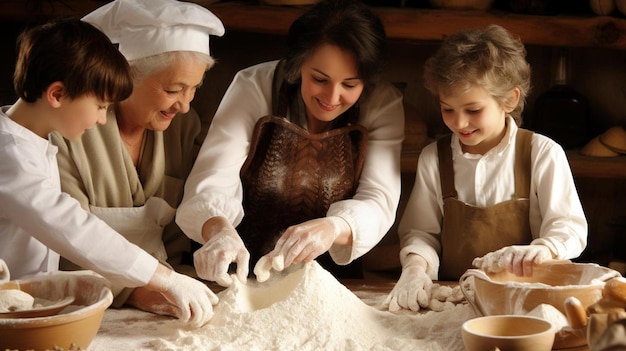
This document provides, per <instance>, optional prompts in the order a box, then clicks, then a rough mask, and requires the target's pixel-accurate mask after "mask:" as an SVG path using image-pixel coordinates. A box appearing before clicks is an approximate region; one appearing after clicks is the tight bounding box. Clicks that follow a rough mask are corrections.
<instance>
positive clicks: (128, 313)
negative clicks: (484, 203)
mask: <svg viewBox="0 0 626 351" xmlns="http://www.w3.org/2000/svg"><path fill="white" fill-rule="evenodd" d="M341 283H342V284H343V285H344V286H345V287H347V288H348V289H349V290H350V291H351V292H353V293H354V295H356V296H357V297H358V298H359V299H361V300H362V301H363V302H364V303H366V304H367V305H369V306H371V307H374V308H375V309H377V310H380V311H385V309H384V307H383V302H384V300H385V297H386V296H387V294H388V293H389V292H390V291H391V289H392V288H393V286H394V284H395V281H394V280H385V279H378V278H377V279H350V280H342V281H341ZM436 283H438V284H440V285H447V286H451V287H453V286H456V285H457V284H458V283H457V282H436ZM210 287H211V288H212V289H213V290H214V291H216V292H219V291H221V290H223V288H221V287H219V286H216V285H215V286H214V285H211V286H210ZM464 308H467V309H469V308H470V307H469V306H467V305H465V307H464ZM420 313H423V312H420ZM436 313H437V312H436ZM397 314H419V313H416V312H411V311H401V312H398V313H397ZM178 330H185V332H187V333H189V332H190V331H189V330H187V329H186V328H185V326H184V324H182V323H180V322H179V321H178V320H176V319H173V318H170V317H164V316H159V315H155V314H151V313H146V312H143V311H139V310H136V309H131V308H123V309H108V310H107V311H106V313H105V316H104V319H103V321H102V324H101V327H100V330H99V331H98V334H97V335H96V337H95V339H94V340H93V342H92V344H91V345H90V347H89V350H90V351H104V350H107V351H108V350H131V349H132V350H157V349H162V348H167V347H164V344H163V343H161V342H160V341H158V340H161V339H162V338H168V337H172V336H174V335H177V333H179V334H180V332H178ZM459 332H460V330H459ZM155 340H157V342H156V343H155ZM179 340H180V339H179ZM157 345H158V346H157ZM178 346H180V345H178ZM194 347H197V346H194V344H190V348H194ZM567 350H570V351H585V350H588V348H587V347H586V346H585V347H578V348H571V349H567Z"/></svg>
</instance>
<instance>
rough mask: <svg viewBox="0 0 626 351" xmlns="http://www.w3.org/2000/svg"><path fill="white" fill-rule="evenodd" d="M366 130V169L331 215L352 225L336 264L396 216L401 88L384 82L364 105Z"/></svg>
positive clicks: (366, 246)
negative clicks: (350, 195) (351, 193)
mask: <svg viewBox="0 0 626 351" xmlns="http://www.w3.org/2000/svg"><path fill="white" fill-rule="evenodd" d="M360 123H361V124H363V126H364V127H365V128H366V129H367V131H368V142H367V150H366V155H365V162H364V164H363V171H362V173H361V178H360V179H359V185H358V188H357V191H356V194H355V195H354V197H353V198H352V199H347V200H343V201H338V202H336V203H333V204H332V205H331V206H330V208H329V210H328V213H327V215H329V216H339V217H342V218H343V219H344V220H346V222H348V224H349V225H350V227H351V229H352V241H353V243H352V246H351V247H350V246H340V245H334V246H332V247H331V248H330V250H329V253H330V255H331V257H332V258H333V260H334V261H335V262H336V263H337V264H348V263H350V262H351V261H353V260H354V259H356V258H358V257H360V256H362V255H364V254H365V253H367V252H368V251H369V250H371V249H372V247H374V246H375V245H376V244H377V243H378V242H379V241H380V240H381V239H382V238H383V236H384V235H385V234H386V233H387V231H388V230H389V228H391V226H392V225H393V223H394V221H395V218H396V211H397V208H398V202H399V200H400V183H401V180H400V154H401V149H402V140H403V139H404V105H403V102H402V94H401V93H400V92H399V91H398V90H396V89H395V88H393V86H392V85H391V84H387V83H384V84H383V83H381V85H379V86H378V87H377V88H376V89H375V90H374V91H373V92H372V94H371V95H370V96H368V97H367V100H366V101H365V102H364V103H363V104H362V106H361V116H360Z"/></svg>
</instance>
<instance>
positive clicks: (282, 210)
mask: <svg viewBox="0 0 626 351" xmlns="http://www.w3.org/2000/svg"><path fill="white" fill-rule="evenodd" d="M366 143H367V131H366V130H365V128H363V127H362V126H360V125H349V126H346V127H342V128H338V129H332V130H330V131H328V132H324V133H320V134H310V133H309V132H307V131H306V130H304V129H302V128H300V127H298V126H297V125H295V124H293V123H291V122H289V121H287V120H286V119H284V118H279V117H271V116H266V117H263V118H261V119H260V120H259V121H258V122H257V124H256V126H255V128H254V134H253V137H252V142H251V148H250V153H249V155H248V158H247V160H246V162H245V163H244V165H243V167H242V169H241V179H242V183H243V194H244V196H243V208H244V211H245V216H244V218H243V220H242V222H241V224H240V225H239V226H238V227H237V231H238V232H239V234H240V236H241V238H242V240H243V241H244V243H245V244H246V247H247V248H248V250H249V251H250V262H251V264H253V263H255V262H256V261H257V260H258V259H259V258H260V257H261V256H263V255H264V254H266V253H267V252H269V251H271V250H272V249H273V248H274V245H275V243H276V240H278V238H279V237H280V235H281V234H282V232H283V231H284V230H285V229H287V227H289V226H291V225H295V224H299V223H302V222H305V221H307V220H311V219H314V218H321V217H325V216H326V212H327V211H328V208H329V207H330V205H331V204H332V203H334V202H336V201H339V200H343V199H347V198H350V197H352V196H353V195H354V193H355V191H356V188H357V186H358V181H359V178H360V175H361V169H362V167H363V160H364V155H365V149H366Z"/></svg>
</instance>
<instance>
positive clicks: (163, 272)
mask: <svg viewBox="0 0 626 351" xmlns="http://www.w3.org/2000/svg"><path fill="white" fill-rule="evenodd" d="M146 289H149V290H152V291H155V292H158V293H159V294H161V295H162V296H163V297H164V298H165V300H167V301H168V302H169V303H170V304H172V305H173V306H175V309H174V310H175V311H176V312H175V314H176V316H177V317H178V318H179V319H180V320H182V321H184V322H188V323H189V324H190V325H191V326H193V327H200V326H202V325H204V324H206V323H207V322H209V320H211V318H212V317H213V305H215V304H217V302H218V298H217V296H216V295H215V294H214V293H213V292H212V291H211V289H209V288H208V287H207V286H206V285H204V284H203V283H202V282H200V281H198V280H196V279H194V278H191V277H189V276H186V275H182V274H180V273H177V272H174V271H173V270H171V269H168V268H166V267H165V266H162V265H159V268H157V272H156V273H155V274H154V275H153V277H152V279H151V280H150V282H149V283H148V285H146ZM157 309H158V308H156V307H155V310H157Z"/></svg>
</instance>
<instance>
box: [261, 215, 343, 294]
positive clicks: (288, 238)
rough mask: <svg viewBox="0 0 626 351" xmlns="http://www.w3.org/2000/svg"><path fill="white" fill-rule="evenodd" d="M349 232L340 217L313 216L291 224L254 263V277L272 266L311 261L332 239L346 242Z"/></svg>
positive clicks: (263, 277)
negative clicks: (315, 217) (269, 249)
mask: <svg viewBox="0 0 626 351" xmlns="http://www.w3.org/2000/svg"><path fill="white" fill-rule="evenodd" d="M351 235H352V230H351V229H350V226H349V225H348V223H347V222H346V221H345V220H343V219H342V218H340V217H325V218H317V219H312V220H310V221H306V222H304V223H302V224H298V225H294V226H291V227H289V228H287V230H285V232H284V233H283V235H282V236H281V237H280V238H279V239H278V241H277V242H276V246H274V250H272V251H271V252H270V253H268V254H267V255H265V256H263V257H261V258H260V259H259V261H258V262H257V263H256V265H255V266H254V273H255V275H256V276H257V280H258V281H259V282H263V281H265V280H267V279H268V278H269V272H270V270H271V269H272V268H273V269H274V270H277V271H282V270H283V269H285V268H287V267H289V266H290V265H292V264H294V263H301V262H311V261H313V260H314V259H315V258H317V257H318V256H320V255H321V254H323V253H324V252H326V251H328V249H330V247H331V246H332V245H333V244H334V243H337V244H344V245H349V244H351V243H352V240H351V239H352V236H351Z"/></svg>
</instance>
